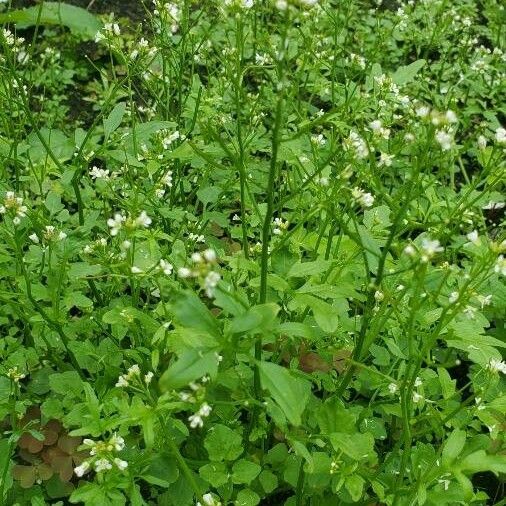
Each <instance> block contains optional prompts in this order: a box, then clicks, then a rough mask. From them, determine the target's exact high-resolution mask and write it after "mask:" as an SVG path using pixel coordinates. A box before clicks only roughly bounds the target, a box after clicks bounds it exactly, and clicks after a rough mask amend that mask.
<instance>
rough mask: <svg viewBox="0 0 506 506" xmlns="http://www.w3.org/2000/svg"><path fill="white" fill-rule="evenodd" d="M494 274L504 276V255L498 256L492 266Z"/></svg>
mask: <svg viewBox="0 0 506 506" xmlns="http://www.w3.org/2000/svg"><path fill="white" fill-rule="evenodd" d="M494 272H496V273H497V274H502V275H503V276H506V258H505V257H504V255H499V257H498V258H497V261H496V263H495V266H494Z"/></svg>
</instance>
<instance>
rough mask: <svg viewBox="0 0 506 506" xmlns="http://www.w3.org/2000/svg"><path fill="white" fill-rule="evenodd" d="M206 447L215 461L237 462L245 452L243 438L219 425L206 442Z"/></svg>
mask: <svg viewBox="0 0 506 506" xmlns="http://www.w3.org/2000/svg"><path fill="white" fill-rule="evenodd" d="M204 447H205V449H206V450H207V453H208V454H209V459H210V460H213V461H218V462H219V461H222V460H235V459H236V458H237V457H239V455H241V453H242V452H243V444H242V437H241V436H240V435H239V434H237V432H235V431H233V430H232V429H229V428H228V427H227V426H226V425H221V424H217V425H215V426H214V427H213V428H212V429H211V430H209V432H208V433H207V436H206V438H205V440H204Z"/></svg>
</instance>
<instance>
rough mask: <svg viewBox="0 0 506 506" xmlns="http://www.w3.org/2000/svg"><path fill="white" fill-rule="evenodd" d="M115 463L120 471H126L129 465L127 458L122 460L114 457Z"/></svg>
mask: <svg viewBox="0 0 506 506" xmlns="http://www.w3.org/2000/svg"><path fill="white" fill-rule="evenodd" d="M114 463H115V464H116V467H117V468H118V469H119V470H120V471H124V470H125V469H126V468H127V467H128V462H127V461H126V460H121V459H118V458H117V457H116V458H115V459H114Z"/></svg>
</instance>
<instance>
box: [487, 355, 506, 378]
mask: <svg viewBox="0 0 506 506" xmlns="http://www.w3.org/2000/svg"><path fill="white" fill-rule="evenodd" d="M487 369H490V371H492V372H493V373H498V372H501V373H503V374H506V362H504V360H498V359H496V358H492V359H491V360H490V362H489V363H488V365H487Z"/></svg>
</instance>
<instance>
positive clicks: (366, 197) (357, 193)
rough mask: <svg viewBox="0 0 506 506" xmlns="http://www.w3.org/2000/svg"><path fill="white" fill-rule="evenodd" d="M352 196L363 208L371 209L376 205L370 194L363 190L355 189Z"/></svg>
mask: <svg viewBox="0 0 506 506" xmlns="http://www.w3.org/2000/svg"><path fill="white" fill-rule="evenodd" d="M351 195H352V196H353V198H354V199H355V201H356V202H357V203H358V204H360V205H362V206H363V207H371V206H372V205H373V204H374V197H373V196H372V195H371V194H370V193H366V192H364V190H362V189H361V188H357V187H355V188H353V190H352V191H351Z"/></svg>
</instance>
